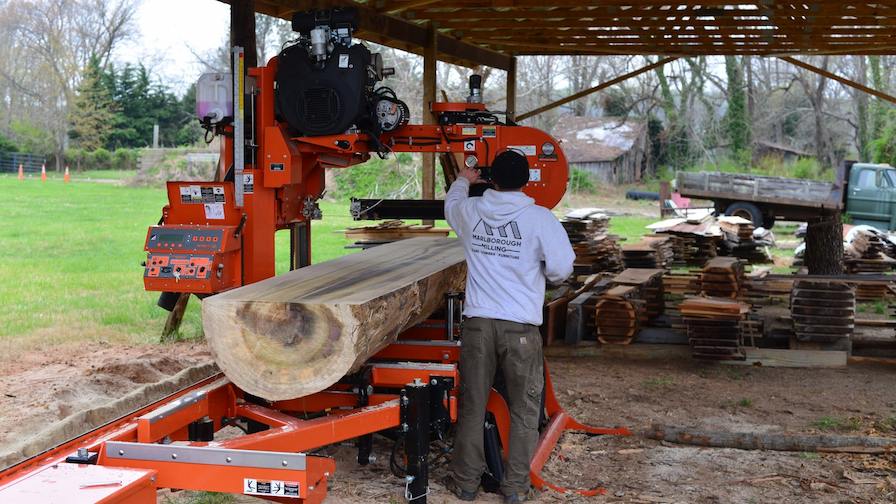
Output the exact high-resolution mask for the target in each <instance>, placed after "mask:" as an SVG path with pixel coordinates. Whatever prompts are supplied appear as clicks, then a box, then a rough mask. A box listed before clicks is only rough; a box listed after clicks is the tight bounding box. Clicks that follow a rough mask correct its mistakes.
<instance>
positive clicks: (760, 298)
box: [741, 269, 793, 305]
mask: <svg viewBox="0 0 896 504" xmlns="http://www.w3.org/2000/svg"><path fill="white" fill-rule="evenodd" d="M768 273H769V271H768V269H766V270H761V271H760V270H754V271H753V272H752V273H750V274H749V275H745V276H744V278H743V282H742V284H741V294H742V299H743V300H744V301H747V302H748V303H750V304H753V305H770V304H787V303H788V302H789V301H790V291H791V290H792V289H793V279H789V278H780V277H769V276H768Z"/></svg>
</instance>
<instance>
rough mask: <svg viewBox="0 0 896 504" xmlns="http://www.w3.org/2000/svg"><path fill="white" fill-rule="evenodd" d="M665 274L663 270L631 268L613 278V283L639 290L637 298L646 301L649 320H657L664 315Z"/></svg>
mask: <svg viewBox="0 0 896 504" xmlns="http://www.w3.org/2000/svg"><path fill="white" fill-rule="evenodd" d="M663 272H664V270H661V269H637V268H629V269H626V270H624V271H623V272H622V273H620V274H618V275H616V276H615V277H613V283H614V284H616V285H626V286H631V287H634V288H635V289H637V291H636V293H635V296H636V297H637V298H638V299H640V300H642V301H644V303H645V315H646V317H647V319H655V318H657V317H659V316H660V315H662V314H663V309H664V307H665V302H664V296H663V294H664V291H663Z"/></svg>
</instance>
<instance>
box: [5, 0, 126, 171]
mask: <svg viewBox="0 0 896 504" xmlns="http://www.w3.org/2000/svg"><path fill="white" fill-rule="evenodd" d="M137 5H138V0H57V1H32V0H9V1H7V2H4V3H0V41H2V43H0V45H3V44H7V45H6V46H5V47H4V49H3V50H4V52H7V53H8V56H9V57H2V58H0V81H2V82H3V84H4V85H5V86H7V87H9V88H11V89H14V90H15V92H16V94H17V98H16V101H15V103H14V104H12V105H13V106H14V107H15V113H14V114H13V116H14V117H15V116H20V117H28V119H29V123H31V124H32V125H34V126H37V127H40V128H42V129H44V130H45V131H47V132H48V133H49V135H50V138H51V139H52V145H51V146H50V152H48V153H49V154H53V156H54V158H55V161H56V169H57V170H61V168H62V163H63V150H64V148H65V145H66V143H67V140H68V127H69V109H70V107H71V106H72V104H73V103H74V100H75V95H76V90H77V89H78V85H79V84H80V82H81V77H82V71H83V70H84V69H85V68H86V67H87V64H88V62H89V60H90V58H91V57H94V56H95V57H96V58H98V60H99V65H100V67H101V68H105V67H106V66H107V65H108V64H109V61H110V58H111V56H112V53H113V51H114V49H115V48H116V47H117V46H118V45H119V44H120V43H121V42H122V41H123V40H125V39H127V38H128V37H130V36H131V35H132V34H134V33H136V32H137V31H136V30H135V29H134V25H133V19H134V15H135V13H136V10H137ZM10 127H12V125H11V124H10Z"/></svg>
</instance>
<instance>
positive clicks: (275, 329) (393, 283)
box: [202, 238, 466, 400]
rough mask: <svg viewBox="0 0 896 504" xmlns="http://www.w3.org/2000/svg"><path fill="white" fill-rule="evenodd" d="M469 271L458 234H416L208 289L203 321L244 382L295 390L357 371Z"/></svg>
mask: <svg viewBox="0 0 896 504" xmlns="http://www.w3.org/2000/svg"><path fill="white" fill-rule="evenodd" d="M465 279H466V263H465V262H464V253H463V248H462V245H461V243H460V242H458V241H457V240H455V239H448V238H413V239H409V240H402V241H399V242H395V243H390V244H386V245H381V246H379V247H375V248H373V249H370V250H367V251H364V252H361V253H358V254H351V255H347V256H344V257H341V258H339V259H336V260H333V261H327V262H323V263H320V264H315V265H312V266H308V267H306V268H302V269H299V270H295V271H291V272H289V273H286V274H284V275H280V276H277V277H274V278H270V279H268V280H264V281H261V282H257V283H254V284H252V285H247V286H245V287H240V288H238V289H234V290H231V291H227V292H224V293H221V294H218V295H215V296H211V297H209V298H206V299H205V300H204V301H203V302H202V325H203V328H204V329H205V336H206V338H207V339H208V342H209V346H210V347H211V351H212V355H213V356H214V358H215V361H216V362H217V363H218V366H219V367H220V368H221V370H222V371H224V373H225V374H226V375H227V377H228V378H230V379H231V380H232V381H233V382H234V383H235V384H236V385H237V386H238V387H240V388H242V389H243V390H245V391H246V392H248V393H250V394H253V395H256V396H259V397H263V398H265V399H269V400H282V399H293V398H296V397H303V396H306V395H309V394H313V393H315V392H319V391H321V390H323V389H325V388H327V387H329V386H330V385H332V384H333V383H335V382H336V381H338V380H339V379H340V378H342V377H343V376H345V375H346V374H348V373H350V372H353V371H356V370H357V369H358V368H360V366H361V365H362V364H363V363H364V362H365V361H366V360H367V359H368V358H370V357H371V356H372V355H374V354H375V353H377V352H378V351H379V350H381V349H382V348H383V347H385V346H386V345H388V344H389V343H391V342H393V341H394V340H395V337H396V336H397V335H398V334H399V333H400V332H401V331H402V330H404V329H406V328H408V327H410V326H413V325H415V324H417V323H419V322H421V321H423V320H424V319H425V318H426V317H427V316H429V315H430V314H431V313H432V312H433V311H435V310H436V309H438V308H439V307H440V306H441V305H442V303H443V302H444V296H445V293H446V292H449V291H453V290H462V289H463V286H464V281H465Z"/></svg>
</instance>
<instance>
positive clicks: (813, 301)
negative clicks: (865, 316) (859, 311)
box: [790, 279, 856, 343]
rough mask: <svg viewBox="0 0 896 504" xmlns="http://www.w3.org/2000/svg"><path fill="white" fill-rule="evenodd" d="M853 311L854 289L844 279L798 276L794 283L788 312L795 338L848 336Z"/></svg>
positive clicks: (816, 340) (821, 340) (821, 339)
mask: <svg viewBox="0 0 896 504" xmlns="http://www.w3.org/2000/svg"><path fill="white" fill-rule="evenodd" d="M855 314H856V295H855V290H853V288H852V287H850V286H849V284H847V283H846V282H841V281H831V280H805V279H801V280H796V281H795V282H794V283H793V292H792V293H791V297H790V316H791V318H792V319H793V332H794V335H795V337H796V339H797V341H801V342H812V343H838V342H841V341H842V340H849V339H850V338H851V337H852V332H853V329H854V328H855Z"/></svg>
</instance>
